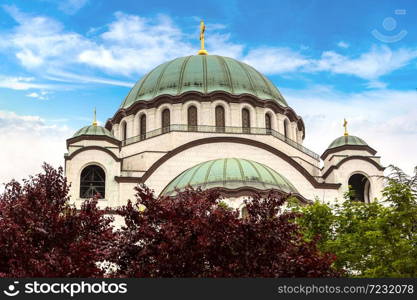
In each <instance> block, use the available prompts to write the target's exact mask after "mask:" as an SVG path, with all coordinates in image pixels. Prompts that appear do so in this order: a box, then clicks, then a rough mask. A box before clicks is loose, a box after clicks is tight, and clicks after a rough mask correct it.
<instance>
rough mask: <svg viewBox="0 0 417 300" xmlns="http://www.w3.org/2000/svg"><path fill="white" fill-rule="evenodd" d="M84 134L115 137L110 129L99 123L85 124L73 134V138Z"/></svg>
mask: <svg viewBox="0 0 417 300" xmlns="http://www.w3.org/2000/svg"><path fill="white" fill-rule="evenodd" d="M82 135H101V136H107V137H110V138H113V139H115V137H114V135H113V134H112V133H111V132H110V131H108V130H107V129H106V128H104V127H101V126H98V125H90V126H85V127H83V128H81V129H80V130H78V131H77V132H76V133H75V134H74V135H73V136H72V138H75V137H78V136H82Z"/></svg>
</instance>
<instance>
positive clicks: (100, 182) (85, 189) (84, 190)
mask: <svg viewBox="0 0 417 300" xmlns="http://www.w3.org/2000/svg"><path fill="white" fill-rule="evenodd" d="M95 195H99V198H105V197H106V174H105V173H104V170H103V169H102V168H101V167H99V166H97V165H91V166H87V167H85V168H84V169H83V170H82V172H81V176H80V198H92V197H94V196H95Z"/></svg>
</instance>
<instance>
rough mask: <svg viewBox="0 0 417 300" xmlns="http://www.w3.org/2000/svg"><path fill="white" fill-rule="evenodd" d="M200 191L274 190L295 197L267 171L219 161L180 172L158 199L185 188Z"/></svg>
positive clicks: (241, 162) (283, 180)
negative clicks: (215, 189) (245, 188)
mask: <svg viewBox="0 0 417 300" xmlns="http://www.w3.org/2000/svg"><path fill="white" fill-rule="evenodd" d="M189 186H191V187H193V188H198V187H201V189H203V190H206V189H211V188H226V189H229V190H236V189H239V188H244V187H250V188H256V189H259V190H270V189H276V190H279V191H283V192H286V193H298V192H297V190H296V188H295V187H294V186H293V185H292V184H291V182H290V181H288V179H286V178H285V177H284V176H282V175H280V174H279V173H277V172H276V171H274V170H273V169H271V168H270V167H268V166H266V165H263V164H260V163H258V162H255V161H252V160H247V159H240V158H222V159H215V160H210V161H206V162H203V163H200V164H198V165H196V166H194V167H192V168H190V169H188V170H185V171H184V172H182V173H181V174H180V175H179V176H177V177H176V178H175V179H174V180H172V181H171V182H170V183H169V184H168V185H167V186H166V187H165V189H164V190H163V191H162V195H167V196H170V195H173V194H175V193H176V191H175V190H176V189H178V190H184V189H185V188H186V187H189Z"/></svg>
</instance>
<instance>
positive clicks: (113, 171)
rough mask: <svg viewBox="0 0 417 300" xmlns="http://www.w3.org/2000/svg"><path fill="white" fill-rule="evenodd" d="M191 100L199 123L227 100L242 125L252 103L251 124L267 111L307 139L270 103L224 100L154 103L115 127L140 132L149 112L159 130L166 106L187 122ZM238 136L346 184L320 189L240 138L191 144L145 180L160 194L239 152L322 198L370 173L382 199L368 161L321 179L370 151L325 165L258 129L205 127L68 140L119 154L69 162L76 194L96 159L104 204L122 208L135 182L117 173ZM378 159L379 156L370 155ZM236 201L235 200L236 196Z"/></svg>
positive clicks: (211, 120)
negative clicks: (189, 172)
mask: <svg viewBox="0 0 417 300" xmlns="http://www.w3.org/2000/svg"><path fill="white" fill-rule="evenodd" d="M190 105H194V106H195V107H196V108H197V114H198V125H210V126H214V125H215V107H216V106H217V105H222V106H223V108H224V109H225V123H226V126H236V127H241V126H242V118H241V116H242V109H243V108H247V109H248V110H249V111H250V119H251V127H258V128H264V127H265V114H266V113H268V114H269V115H270V116H271V125H272V129H273V130H276V131H278V132H280V133H281V134H284V122H285V121H287V122H288V137H289V138H290V139H292V140H294V141H296V142H298V143H299V144H301V143H302V141H303V139H302V135H303V133H302V131H299V130H298V128H297V124H296V123H295V122H290V120H289V119H288V118H287V117H286V116H285V115H283V114H279V113H274V112H273V111H272V110H271V109H269V108H261V107H253V106H252V105H250V104H248V103H227V102H226V101H223V100H216V101H213V102H198V101H193V100H190V101H186V102H184V103H179V104H173V105H171V104H162V105H161V106H159V107H157V108H150V109H144V110H140V111H138V112H137V113H136V114H135V115H129V116H126V117H125V118H123V119H122V120H121V122H120V124H115V125H113V128H112V132H113V133H114V135H115V136H116V137H117V138H119V139H121V138H122V136H123V132H122V126H121V124H123V122H126V124H127V137H128V138H130V137H133V136H137V135H139V124H140V122H139V120H140V117H141V116H142V115H143V114H145V115H146V119H147V124H146V129H147V132H149V131H152V130H155V129H160V128H161V125H162V120H161V115H162V111H163V110H164V109H169V110H170V113H171V115H170V119H171V124H187V109H188V107H189V106H190ZM219 136H222V137H226V138H228V137H239V138H244V139H247V140H253V141H257V142H261V143H263V144H266V145H269V146H271V147H273V148H275V149H278V150H279V151H281V152H283V153H284V154H286V155H287V156H289V157H291V158H292V159H293V160H294V161H295V162H297V163H298V164H299V165H300V166H301V167H303V168H304V169H305V170H307V172H308V173H309V174H311V175H312V176H314V177H315V178H316V179H317V180H318V181H319V182H323V181H325V182H327V183H340V184H341V187H340V188H339V189H338V190H335V189H318V188H315V187H314V186H313V185H312V184H311V183H310V182H309V181H308V180H307V179H306V178H305V176H303V175H302V174H301V173H300V172H299V171H297V170H296V169H295V168H294V167H293V166H292V165H291V164H289V163H288V162H286V161H285V160H284V159H282V158H280V157H278V156H277V155H274V154H272V153H271V152H269V151H266V150H264V149H262V148H258V147H255V146H252V145H248V144H241V143H230V142H229V143H228V142H222V143H215V144H214V143H210V144H202V145H198V146H194V147H192V148H189V149H187V150H185V151H183V152H180V153H178V154H176V155H175V156H173V157H171V158H170V159H168V160H167V161H166V162H164V163H163V164H162V165H161V166H160V167H159V168H157V169H156V171H155V172H154V173H153V174H152V175H151V176H150V177H149V178H148V179H147V180H146V182H145V183H146V184H147V185H148V186H149V187H150V188H152V189H154V190H155V192H156V194H159V193H160V192H161V191H162V190H163V188H165V186H166V185H168V183H169V182H170V181H171V180H173V179H174V178H175V177H176V176H178V175H179V174H180V173H181V172H183V171H184V170H186V169H188V168H190V167H192V166H194V165H196V164H198V163H201V162H204V161H207V160H212V159H218V158H225V157H237V158H244V159H250V160H254V161H257V162H259V163H263V164H265V165H268V166H269V167H271V168H273V169H274V170H275V171H277V172H278V173H280V174H282V175H283V176H285V177H286V178H287V179H288V180H290V181H291V182H292V183H293V184H294V186H295V187H296V188H297V190H298V191H299V192H300V193H301V194H302V195H303V196H304V197H305V198H307V199H311V200H313V199H315V198H318V199H320V200H323V201H334V200H335V199H336V198H338V199H340V200H342V198H343V194H344V193H345V192H346V191H347V187H348V179H349V177H350V176H351V175H353V174H355V173H360V174H363V175H365V176H366V177H367V178H368V179H369V180H370V182H371V198H372V199H373V198H375V197H377V198H380V197H381V193H380V192H381V189H382V180H379V179H377V178H376V176H377V175H382V171H380V170H378V169H377V168H376V167H375V166H374V165H372V164H371V163H369V162H367V161H364V160H358V159H355V160H349V161H347V162H345V163H344V164H342V165H341V166H340V167H339V168H337V169H334V170H333V171H332V172H331V173H330V175H329V176H328V177H327V178H325V179H323V178H321V176H322V174H324V173H325V172H326V171H327V170H328V169H329V168H330V167H331V166H335V165H337V164H338V163H339V162H340V161H341V160H342V159H343V158H345V157H348V156H351V155H360V156H367V157H370V155H369V153H368V152H366V151H359V150H344V151H340V152H338V153H334V154H331V155H329V156H328V157H327V158H326V160H325V161H324V167H323V169H320V162H319V161H317V160H315V159H313V158H312V157H310V156H308V155H307V154H305V153H303V152H302V151H300V150H298V149H296V148H294V147H292V146H291V145H289V144H287V143H285V142H283V141H281V140H279V139H277V138H275V137H273V136H270V135H255V134H226V133H202V132H170V133H166V134H163V135H160V136H156V137H153V138H149V139H146V140H143V141H140V142H136V143H133V144H130V145H127V146H123V147H121V149H119V147H118V146H116V145H113V144H111V143H109V142H107V141H94V140H82V141H79V142H76V143H73V144H71V145H69V148H68V155H71V154H73V153H74V152H75V151H77V150H78V149H82V148H83V147H89V146H99V147H102V148H103V149H104V148H105V149H107V150H108V151H111V152H112V153H113V154H114V155H113V156H116V157H117V160H115V159H114V157H113V156H112V155H110V154H109V153H106V152H104V151H100V150H97V149H90V150H87V151H82V152H80V153H78V154H76V155H74V156H73V157H72V159H71V160H67V161H66V170H65V171H66V176H67V178H68V180H69V181H70V182H71V184H72V186H71V191H70V196H71V199H72V200H73V201H74V202H75V203H76V204H77V205H79V204H80V203H81V200H82V199H80V198H79V180H80V174H81V171H82V169H83V168H85V167H86V166H88V165H91V164H97V165H99V166H101V167H102V168H103V169H104V171H105V174H106V199H104V200H100V205H101V206H103V207H105V206H109V207H117V206H120V205H124V204H125V203H126V201H127V200H128V199H134V187H135V185H136V184H135V183H127V182H120V183H118V182H116V180H115V176H124V177H126V176H133V177H141V176H143V175H144V174H145V173H146V171H147V170H148V169H149V168H151V167H152V165H153V164H154V163H155V162H156V161H158V159H160V158H161V157H163V156H164V155H166V154H167V153H169V152H170V151H173V150H174V149H176V148H177V147H179V146H181V145H184V144H187V143H189V142H192V141H195V140H198V139H203V138H207V137H219ZM370 158H371V159H373V160H374V161H376V162H377V163H379V157H374V156H372V157H370ZM235 200H236V201H235ZM235 200H233V201H232V200H231V203H232V204H233V205H232V206H233V207H240V205H241V204H242V201H241V200H242V199H240V198H239V199H235Z"/></svg>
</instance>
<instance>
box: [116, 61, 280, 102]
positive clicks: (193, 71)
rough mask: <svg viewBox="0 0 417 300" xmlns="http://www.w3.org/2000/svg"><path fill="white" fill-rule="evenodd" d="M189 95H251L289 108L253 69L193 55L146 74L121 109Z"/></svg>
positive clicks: (272, 85)
mask: <svg viewBox="0 0 417 300" xmlns="http://www.w3.org/2000/svg"><path fill="white" fill-rule="evenodd" d="M190 91H194V92H199V93H202V94H209V93H211V92H215V91H223V92H227V93H230V94H233V95H242V94H250V95H253V96H256V97H258V98H259V99H262V100H272V101H276V102H278V103H279V104H280V105H282V106H287V102H286V101H285V99H284V98H283V97H282V95H281V93H280V92H279V91H278V89H277V88H276V87H275V85H274V84H273V83H272V82H271V81H270V80H269V79H268V78H266V77H265V76H263V75H262V74H261V73H259V72H258V71H257V70H255V69H254V68H252V67H251V66H249V65H247V64H245V63H243V62H240V61H237V60H235V59H233V58H229V57H223V56H219V55H191V56H186V57H180V58H176V59H174V60H171V61H169V62H166V63H163V64H161V65H159V66H158V67H156V68H155V69H153V70H152V71H150V72H149V73H148V74H146V75H145V76H144V77H143V78H142V79H141V80H140V81H138V82H137V83H136V84H135V85H134V87H133V88H132V89H131V91H130V92H129V94H128V95H127V97H126V98H125V99H124V101H123V103H122V105H121V108H127V107H129V106H131V105H132V104H134V103H135V102H137V101H148V100H152V99H154V98H155V97H158V96H160V95H172V96H177V95H181V94H183V93H186V92H190Z"/></svg>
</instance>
